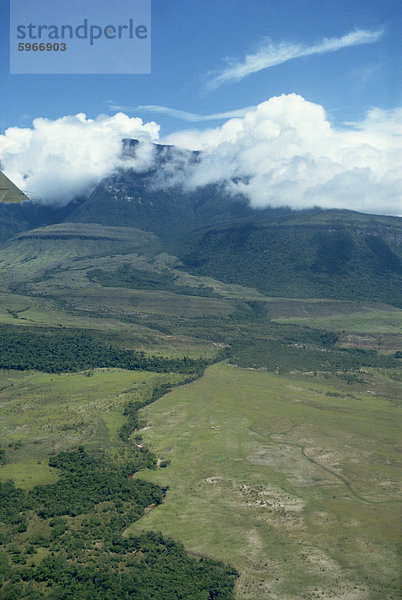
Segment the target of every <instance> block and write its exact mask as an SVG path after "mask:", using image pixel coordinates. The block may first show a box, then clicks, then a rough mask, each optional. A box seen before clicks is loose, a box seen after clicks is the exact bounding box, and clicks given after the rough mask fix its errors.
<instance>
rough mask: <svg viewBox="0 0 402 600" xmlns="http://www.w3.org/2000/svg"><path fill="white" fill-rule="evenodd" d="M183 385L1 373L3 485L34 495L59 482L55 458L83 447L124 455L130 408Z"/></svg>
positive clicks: (118, 376) (140, 375)
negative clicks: (122, 431) (51, 461)
mask: <svg viewBox="0 0 402 600" xmlns="http://www.w3.org/2000/svg"><path fill="white" fill-rule="evenodd" d="M180 379H181V376H180V375H170V376H169V375H160V374H157V373H144V372H132V371H131V372H130V371H125V370H122V369H96V370H94V371H91V372H82V373H72V374H62V375H50V374H47V373H38V372H35V371H29V372H28V371H25V372H18V371H0V447H3V448H5V450H6V464H5V465H2V466H0V479H1V480H7V479H13V480H14V481H15V483H16V484H17V485H18V486H20V487H22V488H24V489H30V488H32V487H33V486H34V485H36V484H46V483H53V482H54V480H55V477H56V475H55V470H54V469H53V470H52V469H49V467H48V455H49V454H54V453H57V452H59V451H62V450H69V449H73V448H76V447H77V446H79V445H80V444H85V445H86V446H88V447H90V448H108V449H110V450H112V451H114V449H118V447H119V446H120V445H121V443H120V441H119V437H118V430H119V428H120V427H121V425H122V424H123V421H124V417H123V407H124V406H125V404H126V403H127V402H128V401H130V400H138V399H142V398H144V397H145V398H146V396H147V394H150V393H151V390H152V388H153V386H154V385H156V384H157V383H158V382H159V383H162V382H165V381H173V382H174V381H180Z"/></svg>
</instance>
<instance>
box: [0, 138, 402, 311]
mask: <svg viewBox="0 0 402 600" xmlns="http://www.w3.org/2000/svg"><path fill="white" fill-rule="evenodd" d="M137 149H138V142H137V141H136V140H125V141H124V145H123V153H124V154H125V155H126V156H128V157H130V156H135V155H136V152H137ZM154 155H155V161H154V163H153V167H152V168H151V169H148V170H146V171H143V172H136V171H134V170H133V169H126V170H121V171H119V172H116V173H115V174H114V175H112V176H110V177H108V178H106V179H104V180H103V181H101V182H100V184H99V185H98V186H97V188H96V189H95V190H94V191H93V193H92V194H91V195H90V197H89V198H87V199H81V200H77V201H75V202H72V203H70V204H69V205H67V206H65V207H63V208H51V207H43V206H38V205H35V204H32V203H23V204H21V205H18V206H10V205H3V206H1V207H0V219H1V224H2V228H1V229H0V233H1V231H2V232H3V240H4V239H6V237H7V236H11V235H13V234H15V233H19V235H17V236H16V237H15V238H12V239H11V240H10V241H9V243H7V248H5V250H4V251H3V253H4V252H5V253H6V255H7V256H8V257H10V256H12V257H14V258H15V257H16V256H17V255H18V254H19V253H20V254H21V253H22V255H23V256H25V258H26V260H31V259H32V256H37V255H38V253H39V254H40V255H41V256H44V255H45V254H46V255H47V256H48V259H49V261H50V262H51V264H52V267H53V266H54V264H55V263H57V260H59V261H60V262H62V260H63V258H62V257H63V256H68V257H69V260H70V259H72V258H73V257H74V256H77V257H83V256H84V257H86V256H88V257H90V256H99V255H101V254H103V255H107V254H108V253H109V254H113V255H115V254H116V255H121V256H122V259H121V260H122V261H123V262H124V254H125V253H127V252H133V251H135V252H138V251H141V252H143V253H145V254H147V253H149V248H150V247H151V246H152V248H153V252H154V251H155V248H159V251H162V250H163V251H165V252H168V253H169V254H170V255H173V256H176V257H178V259H180V261H181V263H182V266H181V268H182V270H183V271H186V272H188V273H190V274H192V275H198V276H207V277H213V278H215V279H218V280H221V281H223V282H225V283H230V284H241V285H244V286H248V287H252V288H255V289H257V290H259V291H260V292H262V293H263V294H265V295H268V296H276V297H289V298H334V299H356V300H374V301H376V300H377V301H382V302H387V303H390V304H394V305H397V306H401V305H402V297H401V289H402V285H401V283H402V227H401V219H399V218H397V217H384V216H375V215H366V214H360V213H356V212H352V211H346V210H321V209H312V210H300V211H292V210H290V209H289V208H277V209H272V208H266V209H263V210H254V209H253V208H251V207H250V205H249V203H248V202H247V200H246V198H244V197H241V196H237V197H233V196H232V195H230V194H229V193H228V192H227V191H225V189H224V188H223V187H222V186H219V185H208V186H204V187H201V188H198V189H196V190H189V189H185V188H183V187H181V186H179V185H168V183H167V180H168V179H169V178H170V181H172V180H174V176H175V174H177V173H178V172H179V171H180V170H181V169H185V168H188V167H189V166H190V167H191V165H192V164H196V163H197V161H199V160H200V155H199V153H197V152H189V151H183V150H178V149H177V148H174V147H173V146H161V145H158V146H156V147H155V149H154ZM56 224H64V226H63V227H58V226H56ZM44 226H45V227H44ZM49 226H50V228H49ZM38 227H39V229H37V230H36V231H35V232H32V234H29V231H30V230H31V229H33V228H38ZM103 228H109V229H108V231H106V229H103ZM112 230H113V231H112ZM119 230H120V231H121V240H120V241H118V239H117V238H118V237H119V233H118V232H119ZM21 232H24V233H23V235H21ZM85 232H86V233H85ZM139 232H148V233H147V235H148V236H149V234H152V236H153V237H152V244H151V246H150V245H149V243H148V242H149V239H150V238H147V237H146V236H145V237H141V235H142V236H144V233H142V234H140V233H139ZM104 238H105V239H104ZM130 238H132V239H133V243H132V244H131V242H130ZM138 240H140V241H141V240H142V241H144V240H145V241H146V243H144V244H142V241H141V242H138ZM141 244H142V245H141ZM29 257H30V258H29ZM57 257H59V258H58V259H57ZM14 258H13V260H14ZM7 260H8V259H7ZM39 262H40V261H39ZM45 262H46V261H45ZM3 264H4V263H3ZM7 264H10V262H9V260H8V263H7ZM42 266H43V265H42Z"/></svg>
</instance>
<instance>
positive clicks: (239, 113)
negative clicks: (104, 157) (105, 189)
mask: <svg viewBox="0 0 402 600" xmlns="http://www.w3.org/2000/svg"><path fill="white" fill-rule="evenodd" d="M109 107H110V109H111V110H124V111H125V112H139V111H144V110H145V111H146V112H151V113H157V114H163V115H168V116H169V117H174V118H176V119H180V120H182V121H190V122H194V123H195V122H197V121H217V120H220V119H230V118H232V117H244V115H245V114H247V113H248V112H249V111H250V110H253V109H254V108H256V106H246V107H245V108H237V109H235V110H229V111H226V112H221V113H213V114H209V115H199V114H197V113H192V112H188V111H186V110H177V109H176V108H169V107H168V106H160V105H158V104H145V105H140V106H135V107H130V106H118V105H115V104H113V103H110V105H109Z"/></svg>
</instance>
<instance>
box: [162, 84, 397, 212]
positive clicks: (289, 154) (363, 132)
mask: <svg viewBox="0 0 402 600" xmlns="http://www.w3.org/2000/svg"><path fill="white" fill-rule="evenodd" d="M163 141H164V142H166V143H170V144H176V145H179V146H183V147H186V148H189V149H192V150H202V151H203V158H202V160H201V162H200V163H199V164H197V165H196V167H195V168H193V169H192V171H191V172H188V173H187V174H186V176H185V178H184V179H183V182H184V183H185V184H186V185H188V186H192V187H197V186H201V185H205V184H208V183H218V182H221V183H224V184H225V185H226V187H227V188H228V189H230V190H231V191H232V192H233V193H242V194H245V195H246V196H247V197H248V198H249V199H250V202H251V204H252V205H253V206H254V207H265V206H284V205H287V206H291V207H292V208H307V207H312V206H321V207H323V208H346V209H351V210H357V211H362V212H367V213H380V214H401V212H402V209H401V206H402V204H401V200H402V174H401V170H400V165H401V164H402V109H395V110H390V111H384V110H380V109H372V110H371V111H369V113H368V114H367V116H366V118H365V119H363V120H362V121H361V122H358V123H349V124H345V126H344V127H342V128H335V127H333V126H332V125H331V124H330V122H329V121H328V120H327V117H326V114H325V111H324V109H323V107H322V106H320V105H318V104H313V103H311V102H308V101H306V100H304V99H303V98H302V97H301V96H298V95H296V94H289V95H282V96H279V97H274V98H271V99H270V100H268V101H266V102H263V103H262V104H260V105H259V106H258V107H257V108H256V109H255V110H252V111H250V112H249V113H247V114H246V115H245V116H244V117H243V118H236V119H230V120H228V121H227V122H226V123H224V124H223V125H222V126H221V127H216V128H214V129H208V130H206V131H197V130H187V131H181V132H178V133H176V134H172V135H170V136H168V137H167V138H165V139H164V140H163Z"/></svg>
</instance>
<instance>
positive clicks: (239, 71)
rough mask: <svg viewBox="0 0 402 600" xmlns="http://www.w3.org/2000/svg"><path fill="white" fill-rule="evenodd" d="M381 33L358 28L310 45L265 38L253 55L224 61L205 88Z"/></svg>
mask: <svg viewBox="0 0 402 600" xmlns="http://www.w3.org/2000/svg"><path fill="white" fill-rule="evenodd" d="M383 33H384V32H383V30H377V31H365V30H362V29H358V30H356V31H352V32H350V33H348V34H346V35H344V36H342V37H340V38H324V39H323V40H321V41H319V42H316V43H315V44H312V45H311V46H306V45H303V44H294V43H286V42H282V43H273V42H271V41H270V40H269V39H268V40H265V41H264V42H263V43H262V44H261V45H260V48H259V49H258V50H257V52H255V53H254V54H247V55H246V56H245V58H244V59H242V60H233V59H232V60H228V61H227V62H228V63H229V64H228V66H227V67H225V68H224V69H222V70H221V71H220V72H219V73H218V74H215V75H214V76H213V77H212V78H211V79H210V81H209V82H208V84H207V87H208V88H210V89H214V88H216V87H218V86H220V85H223V84H225V83H230V82H233V81H240V80H241V79H243V78H244V77H247V76H248V75H251V74H252V73H257V72H258V71H262V70H263V69H268V68H269V67H274V66H276V65H280V64H282V63H284V62H287V61H288V60H292V59H294V58H300V57H302V56H311V55H313V54H325V53H327V52H335V51H336V50H340V49H342V48H348V47H350V46H357V45H360V44H372V43H373V42H377V41H378V40H379V39H380V38H381V37H382V36H383ZM211 75H212V74H211Z"/></svg>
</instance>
